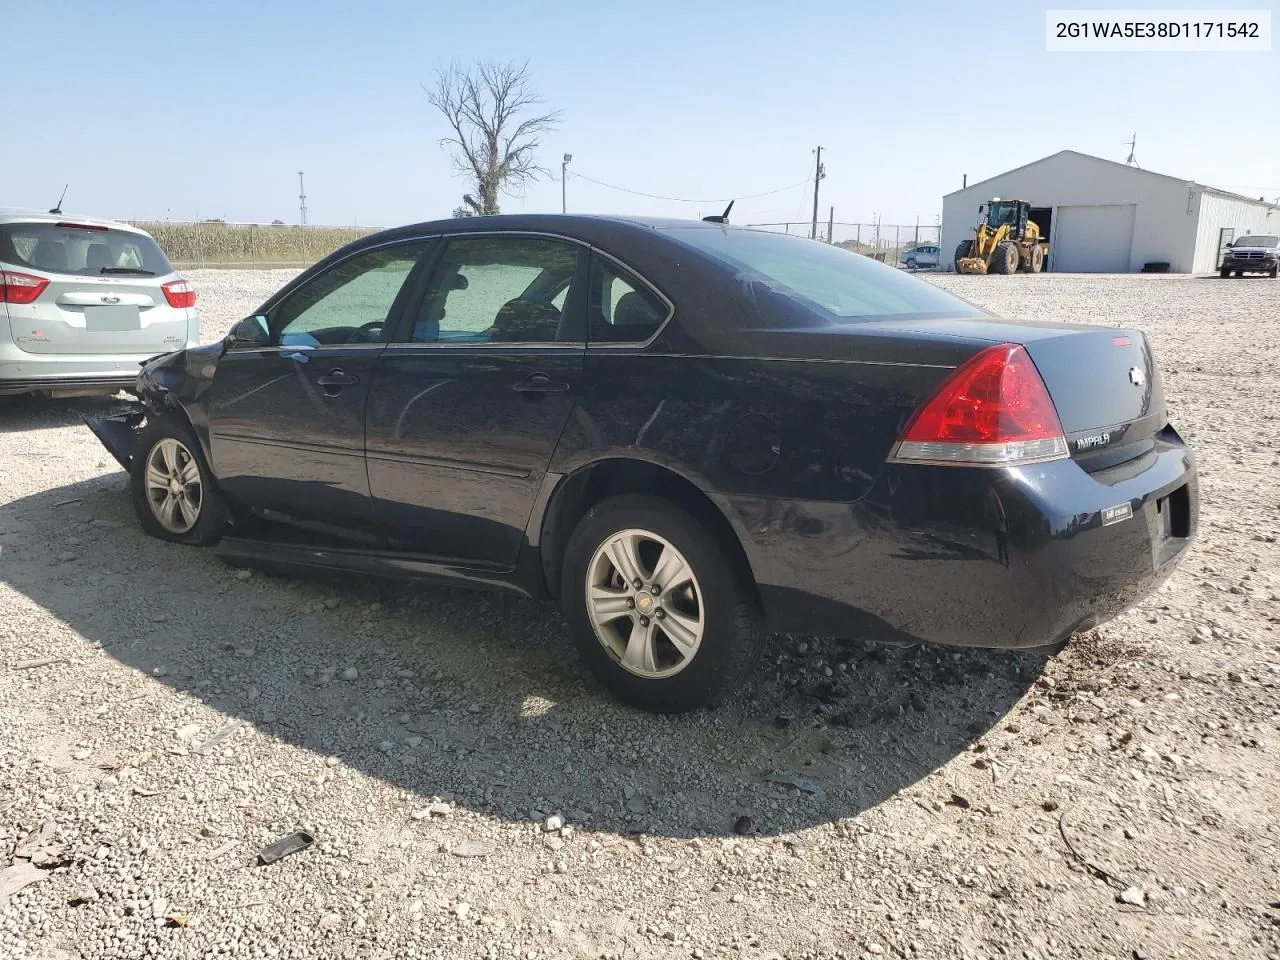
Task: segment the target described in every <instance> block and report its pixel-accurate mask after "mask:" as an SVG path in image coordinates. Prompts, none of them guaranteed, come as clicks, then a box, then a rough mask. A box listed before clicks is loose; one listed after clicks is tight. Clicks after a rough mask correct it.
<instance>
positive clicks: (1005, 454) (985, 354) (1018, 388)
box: [889, 343, 1069, 467]
mask: <svg viewBox="0 0 1280 960" xmlns="http://www.w3.org/2000/svg"><path fill="white" fill-rule="evenodd" d="M1068 455H1069V451H1068V449H1067V438H1066V437H1065V436H1064V435H1063V433H1062V424H1061V423H1060V422H1059V420H1058V411H1057V410H1056V409H1055V408H1054V406H1053V400H1052V398H1050V396H1049V391H1048V390H1047V389H1046V388H1045V385H1044V381H1043V380H1041V379H1040V372H1039V371H1038V370H1036V367H1035V364H1034V363H1032V362H1031V358H1030V357H1029V356H1027V351H1026V350H1024V349H1023V348H1022V347H1021V346H1019V345H1018V344H1016V343H1002V344H999V345H998V346H994V347H988V348H987V349H985V350H982V351H980V352H979V353H977V354H975V355H974V356H972V357H970V358H969V359H968V360H966V361H965V362H964V363H963V364H961V365H960V366H959V367H957V368H956V369H955V371H954V372H953V373H952V374H951V375H950V376H949V377H947V379H946V380H945V381H943V383H942V386H940V387H939V388H938V389H937V391H936V392H935V393H934V394H933V396H932V397H931V398H930V399H929V400H928V401H927V402H926V403H925V404H924V406H922V407H921V408H920V409H919V410H917V411H916V413H915V415H914V416H913V417H912V418H911V420H910V421H909V422H908V423H907V427H906V429H905V430H904V431H903V434H902V438H901V439H900V440H899V441H898V444H897V446H896V447H894V450H893V453H892V454H891V455H890V456H889V460H890V461H892V462H898V463H936V464H954V465H956V466H970V467H1004V466H1016V465H1018V464H1024V463H1041V462H1043V461H1046V460H1061V459H1063V458H1065V457H1067V456H1068Z"/></svg>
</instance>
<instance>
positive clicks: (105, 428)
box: [84, 400, 147, 473]
mask: <svg viewBox="0 0 1280 960" xmlns="http://www.w3.org/2000/svg"><path fill="white" fill-rule="evenodd" d="M146 417H147V408H146V407H145V406H143V404H142V402H141V401H138V400H129V401H126V402H124V403H122V404H119V405H117V407H116V408H115V410H113V411H112V412H111V413H108V414H103V415H102V416H97V417H91V416H84V422H85V425H86V426H87V427H88V428H89V429H90V430H92V431H93V435H94V436H95V437H97V438H98V439H99V440H100V441H102V445H103V446H104V447H106V448H107V451H108V452H109V453H110V454H111V456H113V457H115V458H116V461H117V462H118V463H119V464H120V466H122V467H124V469H125V472H126V473H127V472H128V471H129V469H130V467H131V466H132V464H133V453H134V450H135V448H136V447H137V445H138V428H139V427H141V426H142V422H143V421H144V420H145V419H146Z"/></svg>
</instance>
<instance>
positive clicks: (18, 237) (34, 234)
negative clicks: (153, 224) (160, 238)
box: [0, 223, 173, 277]
mask: <svg viewBox="0 0 1280 960" xmlns="http://www.w3.org/2000/svg"><path fill="white" fill-rule="evenodd" d="M0 261H3V262H5V263H10V264H13V265H14V266H15V267H30V268H32V269H33V270H39V271H41V272H43V273H63V274H73V275H75V276H81V277H85V276H94V277H96V276H101V275H103V274H120V275H133V276H148V275H150V276H157V277H158V276H162V275H164V274H167V273H172V272H173V267H171V266H169V261H168V259H167V258H166V257H165V255H164V253H163V252H161V250H160V248H159V247H158V246H156V242H155V241H154V240H152V239H151V238H150V237H148V236H146V235H144V234H140V233H129V232H127V231H124V230H113V229H111V228H99V227H89V226H75V225H72V224H57V223H0Z"/></svg>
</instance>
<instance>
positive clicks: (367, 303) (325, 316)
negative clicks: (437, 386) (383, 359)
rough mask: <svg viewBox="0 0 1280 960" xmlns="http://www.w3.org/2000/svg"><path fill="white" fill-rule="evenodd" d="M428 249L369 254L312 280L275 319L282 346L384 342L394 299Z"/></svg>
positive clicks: (400, 248) (406, 246)
mask: <svg viewBox="0 0 1280 960" xmlns="http://www.w3.org/2000/svg"><path fill="white" fill-rule="evenodd" d="M427 247H428V244H427V243H426V242H418V243H408V244H404V245H401V246H396V247H385V248H382V249H379V250H369V251H366V252H365V253H361V254H358V255H356V256H354V257H352V258H351V259H349V260H343V261H342V262H341V263H338V264H335V265H334V266H333V267H330V268H329V269H328V270H326V271H325V272H324V273H322V274H320V275H319V276H317V277H313V278H312V279H311V280H310V281H309V282H308V283H307V284H306V285H305V286H303V287H301V288H300V289H299V290H296V291H295V292H294V293H293V294H291V295H290V297H289V299H288V300H286V301H285V302H284V304H283V306H282V307H281V308H280V309H279V310H278V311H277V313H276V315H275V317H274V322H273V324H272V326H273V328H274V329H275V330H277V331H278V334H279V342H280V345H281V346H284V347H322V346H337V345H345V344H353V343H381V342H383V341H384V340H386V338H387V336H388V333H389V330H388V321H389V319H390V317H391V309H392V307H393V306H394V305H395V302H396V298H397V297H398V296H399V295H400V290H401V288H402V287H404V283H405V280H407V279H408V277H409V274H410V272H411V271H412V270H413V268H414V266H416V265H417V263H418V261H419V260H420V259H421V258H422V255H423V253H424V252H425V251H426V249H427Z"/></svg>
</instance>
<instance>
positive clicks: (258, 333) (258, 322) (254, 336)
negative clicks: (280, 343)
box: [227, 314, 271, 347]
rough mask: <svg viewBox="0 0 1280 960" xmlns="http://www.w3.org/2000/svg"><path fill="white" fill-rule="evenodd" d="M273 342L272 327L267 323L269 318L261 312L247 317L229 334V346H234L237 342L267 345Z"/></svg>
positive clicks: (250, 344) (258, 345)
mask: <svg viewBox="0 0 1280 960" xmlns="http://www.w3.org/2000/svg"><path fill="white" fill-rule="evenodd" d="M270 343H271V327H270V325H269V324H268V323H267V318H266V317H264V316H262V315H261V314H259V315H256V316H252V317H245V318H244V319H243V320H241V321H240V322H239V323H237V324H236V325H235V326H234V327H232V328H231V332H230V333H228V334H227V346H229V347H234V346H236V345H237V344H246V345H248V346H255V347H265V346H268V345H270Z"/></svg>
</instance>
